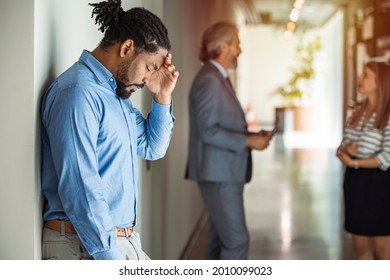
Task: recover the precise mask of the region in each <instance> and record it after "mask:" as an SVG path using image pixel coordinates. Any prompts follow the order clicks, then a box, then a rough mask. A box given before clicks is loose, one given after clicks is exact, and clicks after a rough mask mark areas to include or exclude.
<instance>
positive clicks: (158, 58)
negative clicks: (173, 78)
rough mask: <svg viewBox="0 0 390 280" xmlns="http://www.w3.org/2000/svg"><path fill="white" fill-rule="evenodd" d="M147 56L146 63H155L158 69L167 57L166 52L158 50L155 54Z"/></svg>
mask: <svg viewBox="0 0 390 280" xmlns="http://www.w3.org/2000/svg"><path fill="white" fill-rule="evenodd" d="M147 55H148V57H147V60H148V63H155V64H156V65H157V67H160V66H161V65H162V64H163V63H164V60H165V58H166V57H167V55H168V50H166V49H161V48H160V49H158V51H157V52H156V53H149V54H147Z"/></svg>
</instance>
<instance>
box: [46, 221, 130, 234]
mask: <svg viewBox="0 0 390 280" xmlns="http://www.w3.org/2000/svg"><path fill="white" fill-rule="evenodd" d="M44 227H45V228H48V229H52V230H55V231H58V232H64V233H74V234H77V232H76V229H75V228H74V226H73V225H72V223H71V222H69V221H60V220H48V221H45V223H44ZM115 233H116V236H119V237H129V236H130V235H131V234H132V233H133V228H132V227H127V228H118V227H116V228H115Z"/></svg>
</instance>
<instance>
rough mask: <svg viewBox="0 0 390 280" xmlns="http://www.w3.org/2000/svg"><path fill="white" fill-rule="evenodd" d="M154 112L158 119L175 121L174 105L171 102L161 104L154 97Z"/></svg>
mask: <svg viewBox="0 0 390 280" xmlns="http://www.w3.org/2000/svg"><path fill="white" fill-rule="evenodd" d="M151 111H152V114H153V116H154V117H155V118H156V119H160V120H164V122H166V123H167V124H171V123H173V122H174V121H175V117H174V116H173V113H172V112H173V105H172V102H171V104H160V103H158V102H157V101H155V100H154V99H152V110H151Z"/></svg>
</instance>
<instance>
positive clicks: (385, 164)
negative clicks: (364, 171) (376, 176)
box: [375, 154, 390, 171]
mask: <svg viewBox="0 0 390 280" xmlns="http://www.w3.org/2000/svg"><path fill="white" fill-rule="evenodd" d="M375 158H376V160H377V161H378V162H379V164H380V165H379V168H380V169H381V170H383V171H386V170H387V169H388V168H389V165H390V164H389V162H388V161H386V160H385V158H384V157H383V156H382V155H380V154H379V155H377V156H376V157H375Z"/></svg>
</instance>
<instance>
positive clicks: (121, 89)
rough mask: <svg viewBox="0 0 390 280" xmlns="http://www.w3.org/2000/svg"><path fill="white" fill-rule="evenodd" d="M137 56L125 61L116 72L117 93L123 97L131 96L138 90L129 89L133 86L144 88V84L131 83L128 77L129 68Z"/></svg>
mask: <svg viewBox="0 0 390 280" xmlns="http://www.w3.org/2000/svg"><path fill="white" fill-rule="evenodd" d="M134 58H135V57H132V58H131V59H130V60H128V61H123V62H122V63H121V64H119V66H118V71H117V72H116V75H115V76H116V77H115V79H116V95H118V96H119V97H120V98H121V99H128V98H130V96H131V94H132V93H133V92H134V91H136V89H129V87H131V86H135V87H138V88H143V87H144V84H135V83H130V81H129V78H128V73H129V68H130V67H131V64H132V63H133V61H134Z"/></svg>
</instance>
